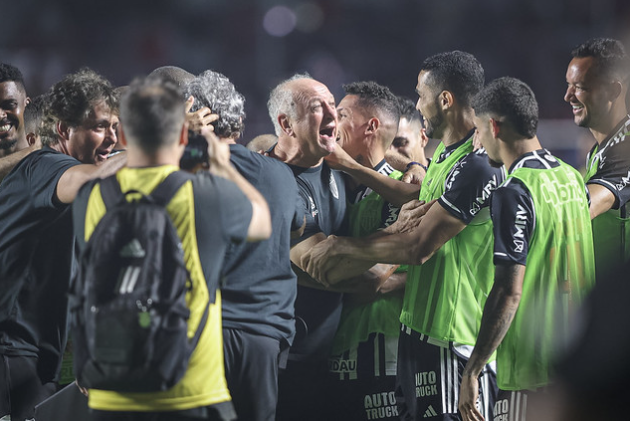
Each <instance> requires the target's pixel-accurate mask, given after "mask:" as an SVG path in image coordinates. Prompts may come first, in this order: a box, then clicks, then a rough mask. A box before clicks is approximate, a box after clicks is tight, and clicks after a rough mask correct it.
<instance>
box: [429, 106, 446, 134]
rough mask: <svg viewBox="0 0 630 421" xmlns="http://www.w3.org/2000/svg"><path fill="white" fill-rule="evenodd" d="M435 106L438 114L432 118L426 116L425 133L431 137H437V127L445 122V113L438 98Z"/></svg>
mask: <svg viewBox="0 0 630 421" xmlns="http://www.w3.org/2000/svg"><path fill="white" fill-rule="evenodd" d="M434 106H435V109H436V114H435V115H434V116H433V117H431V118H426V117H425V133H426V135H427V137H429V138H430V139H435V137H433V136H434V135H435V131H436V129H437V128H438V127H440V126H441V125H442V123H444V114H442V109H441V108H440V102H439V100H438V98H435V104H434Z"/></svg>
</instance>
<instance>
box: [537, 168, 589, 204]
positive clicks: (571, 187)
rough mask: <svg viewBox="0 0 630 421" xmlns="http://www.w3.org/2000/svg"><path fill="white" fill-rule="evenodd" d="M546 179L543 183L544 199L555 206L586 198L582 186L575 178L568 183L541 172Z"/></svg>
mask: <svg viewBox="0 0 630 421" xmlns="http://www.w3.org/2000/svg"><path fill="white" fill-rule="evenodd" d="M541 177H543V178H544V179H545V180H544V182H543V183H541V184H542V195H543V200H544V201H545V202H547V203H549V204H551V205H553V206H555V207H557V206H560V205H562V204H565V203H570V202H578V203H580V202H582V201H584V200H586V197H585V196H584V193H583V192H582V188H581V187H580V185H579V183H578V182H577V180H576V179H575V178H573V179H572V180H571V181H569V182H568V183H560V182H559V181H558V180H557V179H555V178H551V177H548V176H547V175H546V174H541Z"/></svg>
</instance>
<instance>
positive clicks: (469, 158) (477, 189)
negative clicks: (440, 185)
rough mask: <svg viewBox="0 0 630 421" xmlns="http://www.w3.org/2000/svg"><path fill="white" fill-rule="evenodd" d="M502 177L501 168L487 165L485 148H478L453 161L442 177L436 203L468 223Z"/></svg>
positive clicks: (484, 204)
mask: <svg viewBox="0 0 630 421" xmlns="http://www.w3.org/2000/svg"><path fill="white" fill-rule="evenodd" d="M504 179H505V175H504V171H503V169H502V168H493V167H491V166H490V164H489V163H488V155H487V154H486V152H485V150H484V149H479V150H478V151H476V152H471V153H469V154H468V155H466V156H465V157H464V158H462V159H461V160H459V162H457V164H455V166H454V167H453V169H452V170H451V172H450V173H449V174H448V176H447V177H446V190H445V192H444V194H442V196H441V197H440V198H439V199H438V202H439V203H440V205H442V207H444V209H446V210H447V211H448V212H449V213H450V214H451V215H453V216H454V217H455V218H457V219H459V220H461V221H462V222H464V223H465V224H466V225H468V224H469V223H470V221H472V220H473V218H474V217H475V216H476V215H477V213H478V212H479V210H481V209H482V208H484V207H486V206H488V205H489V199H490V196H491V194H492V191H493V190H494V189H496V188H497V187H498V186H499V185H500V184H501V183H502V182H503V180H504Z"/></svg>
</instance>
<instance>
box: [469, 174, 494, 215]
mask: <svg viewBox="0 0 630 421" xmlns="http://www.w3.org/2000/svg"><path fill="white" fill-rule="evenodd" d="M497 187H499V179H498V178H497V176H496V175H493V176H492V178H491V179H490V180H489V181H488V183H487V184H486V185H485V186H483V189H481V195H480V196H478V197H476V198H475V201H474V202H473V204H472V208H471V209H470V214H471V215H472V216H475V215H477V213H478V212H479V211H480V210H481V207H482V206H483V205H484V204H485V203H486V202H487V201H488V199H489V198H490V196H491V195H492V192H493V191H495V190H496V189H497Z"/></svg>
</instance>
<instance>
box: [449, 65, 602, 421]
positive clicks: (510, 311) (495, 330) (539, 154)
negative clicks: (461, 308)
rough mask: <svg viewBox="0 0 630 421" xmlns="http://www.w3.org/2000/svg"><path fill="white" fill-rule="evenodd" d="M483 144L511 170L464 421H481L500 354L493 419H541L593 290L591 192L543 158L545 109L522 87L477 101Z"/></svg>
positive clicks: (496, 203)
mask: <svg viewBox="0 0 630 421" xmlns="http://www.w3.org/2000/svg"><path fill="white" fill-rule="evenodd" d="M473 108H474V109H475V117H474V120H475V126H476V127H477V135H476V136H477V140H479V141H480V142H481V144H482V145H483V146H484V147H485V149H486V150H487V152H488V156H489V157H490V158H491V159H492V160H493V161H495V162H499V163H501V164H504V165H505V166H506V167H507V168H509V175H508V178H507V180H506V181H505V183H503V184H502V185H501V187H499V188H498V189H497V190H496V191H495V192H494V193H493V195H492V204H491V212H492V221H493V224H494V263H495V265H496V271H495V278H494V284H493V286H492V291H491V292H490V295H489V297H488V300H487V302H486V305H485V308H484V311H483V318H482V320H481V327H480V328H479V336H478V338H477V343H476V344H475V348H474V350H473V352H472V355H471V357H470V360H469V361H468V364H467V365H466V368H465V370H464V374H463V378H462V386H461V393H460V402H459V408H460V410H461V413H462V418H463V419H464V420H465V421H477V420H480V419H481V413H480V411H479V410H478V408H477V406H476V403H477V397H478V396H477V378H478V376H479V374H480V372H481V371H482V370H483V368H484V366H485V365H486V363H487V361H488V359H490V358H491V356H492V354H493V353H494V352H495V351H497V383H498V387H499V394H498V397H497V404H496V406H495V410H494V419H505V418H504V417H506V416H507V414H509V419H510V421H526V420H527V419H529V420H537V419H539V418H538V417H537V416H536V415H535V414H534V413H533V412H532V409H531V404H529V405H528V402H532V400H533V399H536V398H539V397H540V396H541V394H544V393H545V389H544V388H545V387H546V386H547V385H549V383H550V380H551V377H552V374H553V372H552V362H551V361H552V356H553V354H554V351H556V350H557V349H561V348H563V345H565V346H566V343H563V342H564V341H565V338H567V337H568V334H569V329H570V328H571V326H572V324H573V322H574V321H575V320H574V319H575V315H574V314H573V311H574V310H575V309H576V308H578V307H579V305H580V304H581V302H582V300H583V299H584V297H585V296H586V294H587V293H588V291H589V290H590V289H591V287H592V286H593V285H594V282H595V264H594V260H593V239H592V235H591V228H590V217H589V211H588V207H589V206H588V199H587V193H586V189H585V186H584V182H583V181H582V177H581V175H580V174H579V173H578V172H577V171H576V170H575V169H574V168H572V167H570V166H569V165H567V164H565V163H563V162H561V161H560V160H558V159H556V158H555V157H554V156H553V155H551V153H549V151H548V150H546V149H543V148H542V146H541V145H540V142H539V140H538V137H537V136H536V128H537V126H538V104H537V102H536V98H535V97H534V93H533V92H532V90H531V89H530V88H529V86H527V85H526V84H525V83H523V82H521V81H520V80H518V79H514V78H509V77H503V78H500V79H497V80H495V81H493V82H492V83H490V84H488V86H486V87H485V88H484V89H483V90H482V91H481V92H480V93H479V94H478V95H477V96H476V97H475V99H474V101H473Z"/></svg>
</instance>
